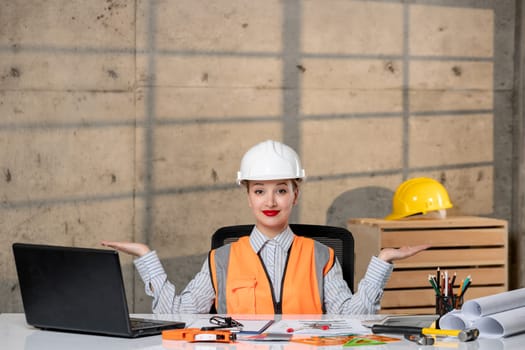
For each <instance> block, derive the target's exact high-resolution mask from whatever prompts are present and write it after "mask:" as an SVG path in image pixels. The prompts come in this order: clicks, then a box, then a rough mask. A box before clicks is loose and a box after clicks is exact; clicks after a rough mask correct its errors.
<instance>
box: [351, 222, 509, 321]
mask: <svg viewBox="0 0 525 350" xmlns="http://www.w3.org/2000/svg"><path fill="white" fill-rule="evenodd" d="M348 229H349V230H350V232H352V235H353V236H354V240H355V253H356V259H355V286H354V290H357V284H358V283H359V281H360V280H361V278H362V277H363V275H364V274H365V272H366V268H367V266H368V263H369V262H370V257H371V256H372V255H377V254H378V253H379V251H380V250H381V249H382V248H387V247H393V248H398V247H401V246H406V245H418V244H431V245H432V247H431V248H430V249H428V250H425V251H423V252H420V253H419V254H417V255H415V256H413V257H410V258H407V259H405V260H400V261H396V262H395V263H394V266H395V268H394V272H393V273H392V277H391V278H390V280H389V282H388V284H387V285H386V288H385V293H384V296H383V299H382V302H381V312H382V313H390V314H398V313H409V314H416V313H434V312H435V307H434V305H435V294H434V291H433V289H432V288H431V286H430V284H429V283H428V275H429V274H435V273H436V269H437V267H440V268H441V270H442V271H444V270H448V271H449V274H452V273H453V272H456V273H457V279H456V285H457V284H459V282H460V281H461V280H462V279H463V278H465V277H466V276H468V275H471V276H472V285H471V287H470V288H469V289H468V291H467V293H466V294H465V301H466V300H469V299H473V298H478V297H481V296H485V295H490V294H495V293H500V292H504V291H507V290H508V230H507V222H506V221H505V220H498V219H491V218H482V217H449V218H447V219H418V220H415V219H413V220H394V221H390V220H381V219H368V218H360V219H351V220H350V221H349V222H348Z"/></svg>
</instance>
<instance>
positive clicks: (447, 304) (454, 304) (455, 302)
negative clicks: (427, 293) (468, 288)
mask: <svg viewBox="0 0 525 350" xmlns="http://www.w3.org/2000/svg"><path fill="white" fill-rule="evenodd" d="M461 306H463V296H459V297H458V296H457V295H449V296H446V295H436V314H437V315H439V316H443V315H444V314H446V313H447V312H450V311H452V310H454V309H460V308H461Z"/></svg>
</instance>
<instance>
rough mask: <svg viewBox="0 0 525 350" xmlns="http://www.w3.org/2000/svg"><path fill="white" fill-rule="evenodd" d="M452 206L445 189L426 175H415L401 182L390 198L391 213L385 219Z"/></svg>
mask: <svg viewBox="0 0 525 350" xmlns="http://www.w3.org/2000/svg"><path fill="white" fill-rule="evenodd" d="M447 208H452V203H451V202H450V199H449V197H448V193H447V190H446V189H445V187H443V185H442V184H440V183H439V182H437V181H436V180H434V179H431V178H428V177H416V178H413V179H409V180H407V181H405V182H403V183H402V184H401V185H399V187H398V188H397V190H396V192H395V193H394V198H393V199H392V214H390V215H388V216H387V217H386V218H385V219H386V220H396V219H401V218H404V217H407V216H411V215H415V214H426V213H427V212H429V211H433V210H440V209H447Z"/></svg>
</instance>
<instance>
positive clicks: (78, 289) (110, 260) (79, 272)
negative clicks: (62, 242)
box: [13, 243, 131, 335]
mask: <svg viewBox="0 0 525 350" xmlns="http://www.w3.org/2000/svg"><path fill="white" fill-rule="evenodd" d="M13 252H14V255H15V263H16V268H17V273H18V280H19V283H20V290H21V294H22V301H23V305H24V311H25V314H26V320H27V323H28V324H30V325H33V326H36V327H40V328H50V329H60V330H71V331H78V332H89V333H104V334H115V335H118V334H129V333H130V332H131V331H130V325H129V313H128V307H127V302H126V295H125V291H124V284H123V279H122V272H121V268H120V261H119V257H118V253H117V252H115V251H113V250H103V249H87V248H74V247H57V246H48V245H34V244H22V243H15V244H13Z"/></svg>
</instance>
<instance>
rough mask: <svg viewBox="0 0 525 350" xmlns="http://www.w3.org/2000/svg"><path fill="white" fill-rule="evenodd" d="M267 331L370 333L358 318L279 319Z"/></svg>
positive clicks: (315, 333) (326, 333) (332, 333)
mask: <svg viewBox="0 0 525 350" xmlns="http://www.w3.org/2000/svg"><path fill="white" fill-rule="evenodd" d="M267 331H268V332H269V333H281V334H293V335H317V336H334V335H348V334H363V333H370V329H368V328H365V327H363V326H362V325H361V321H360V320H359V319H331V320H304V319H301V320H280V321H278V322H275V323H274V324H273V325H271V326H270V327H269V328H268V329H267Z"/></svg>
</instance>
